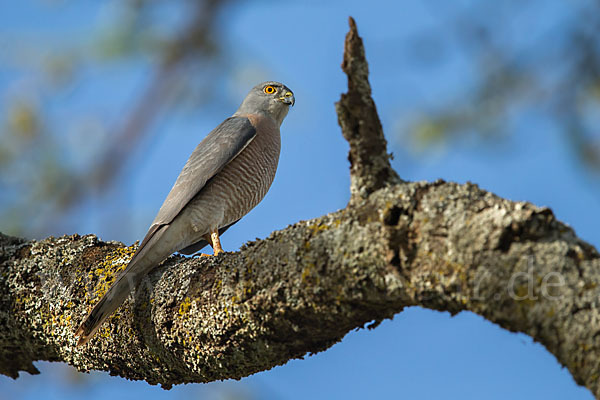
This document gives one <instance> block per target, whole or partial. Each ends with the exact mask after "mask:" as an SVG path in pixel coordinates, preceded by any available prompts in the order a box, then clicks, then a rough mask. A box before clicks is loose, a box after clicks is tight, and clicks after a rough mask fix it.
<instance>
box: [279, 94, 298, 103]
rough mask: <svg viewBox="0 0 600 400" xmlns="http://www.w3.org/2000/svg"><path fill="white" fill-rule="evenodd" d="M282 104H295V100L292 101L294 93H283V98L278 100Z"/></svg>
mask: <svg viewBox="0 0 600 400" xmlns="http://www.w3.org/2000/svg"><path fill="white" fill-rule="evenodd" d="M279 100H281V102H282V103H283V104H289V105H291V106H293V105H294V104H295V103H296V99H294V93H292V92H285V94H284V95H283V96H281V97H280V98H279Z"/></svg>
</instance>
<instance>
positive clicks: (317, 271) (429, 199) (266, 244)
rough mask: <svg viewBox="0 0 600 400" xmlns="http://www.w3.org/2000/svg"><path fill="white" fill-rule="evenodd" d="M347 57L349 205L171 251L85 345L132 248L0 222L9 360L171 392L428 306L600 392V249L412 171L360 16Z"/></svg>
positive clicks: (493, 200) (545, 217)
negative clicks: (61, 366)
mask: <svg viewBox="0 0 600 400" xmlns="http://www.w3.org/2000/svg"><path fill="white" fill-rule="evenodd" d="M345 53H346V54H345V59H346V60H350V61H348V62H347V63H346V62H345V64H346V65H345V68H344V69H345V71H346V73H347V74H348V75H349V92H348V93H347V94H345V95H344V96H343V97H342V100H340V103H338V105H337V109H338V116H339V119H340V125H341V126H342V130H343V133H344V136H345V137H346V138H347V139H348V141H349V143H350V149H351V150H350V159H351V163H352V167H351V175H352V179H353V180H352V182H353V183H352V185H353V189H352V199H351V201H350V203H349V204H348V206H347V207H346V208H344V209H343V210H339V211H336V212H334V213H331V214H327V215H324V216H321V217H318V218H315V219H312V220H310V221H300V222H298V223H296V224H294V225H292V226H290V227H288V228H286V229H284V230H281V231H276V232H273V233H272V234H271V235H270V236H269V237H267V238H266V239H264V240H256V241H254V242H251V243H248V244H247V245H245V246H244V247H243V248H242V249H241V250H240V251H239V252H235V253H226V254H222V255H219V256H217V257H210V258H193V259H190V258H183V257H179V256H172V257H170V258H169V259H168V260H167V261H165V262H164V263H162V264H161V265H160V266H157V268H155V269H154V270H153V272H152V273H151V274H150V275H149V276H148V277H147V279H145V280H144V281H143V282H142V284H141V285H140V286H139V287H138V288H137V289H136V290H135V293H134V295H133V296H131V297H130V298H129V299H128V300H127V301H126V302H125V304H124V305H123V306H122V307H121V308H120V309H119V310H118V311H117V312H116V313H115V315H114V316H112V317H111V318H110V319H109V320H108V321H107V323H106V325H105V326H104V327H103V328H102V329H101V330H100V331H99V334H98V335H97V336H96V337H95V338H93V339H92V341H91V342H90V344H89V345H88V346H85V347H83V348H76V347H75V343H76V341H75V338H74V337H73V331H74V329H75V328H76V327H77V325H78V323H79V322H80V321H81V319H82V318H83V317H84V316H85V314H86V313H87V311H88V310H89V309H90V308H91V307H92V306H93V304H95V302H96V301H97V300H98V298H99V296H100V295H101V294H102V293H104V291H105V290H106V288H107V287H108V285H109V284H110V283H111V281H112V279H114V275H115V273H116V272H118V270H119V269H120V268H122V267H123V266H124V265H126V263H127V261H128V259H129V257H131V254H132V252H133V251H134V250H135V245H134V246H130V247H126V246H124V245H123V244H121V243H116V242H103V241H101V240H99V239H98V238H97V237H96V236H94V235H86V236H79V235H72V236H64V237H61V238H54V237H50V238H47V239H45V240H42V241H27V240H24V239H19V238H12V237H9V236H6V235H1V234H0V267H1V271H2V274H1V275H0V303H1V304H0V372H1V373H3V374H5V375H8V376H12V377H17V376H18V373H19V371H27V372H30V373H35V372H36V369H35V367H34V366H33V362H34V361H36V360H50V361H63V362H67V363H69V364H71V365H73V366H75V367H76V368H78V369H79V370H82V371H88V370H91V369H99V370H107V371H110V373H111V374H115V375H119V376H122V377H125V378H128V379H143V380H146V381H147V382H149V383H152V384H161V385H163V386H164V387H167V388H168V387H170V386H171V385H173V384H178V383H184V382H208V381H214V380H218V379H227V378H241V377H244V376H247V375H250V374H252V373H255V372H258V371H262V370H265V369H268V368H272V367H273V366H276V365H281V364H284V363H285V362H287V361H288V360H290V359H293V358H301V357H303V356H304V355H305V354H307V353H314V352H318V351H322V350H325V349H327V348H328V347H330V346H331V345H332V344H334V343H336V342H337V341H339V340H341V339H342V338H343V337H344V335H345V334H346V333H347V332H349V331H351V330H352V329H355V328H357V327H363V326H365V325H366V324H369V326H370V327H375V326H376V325H377V324H378V322H379V321H381V320H383V319H385V318H391V317H392V316H393V315H394V314H396V313H398V312H401V311H402V310H403V308H404V307H407V306H413V305H418V306H422V307H427V308H432V309H436V310H445V311H449V312H451V313H458V312H461V311H465V310H468V311H472V312H474V313H477V314H479V315H482V316H483V317H485V318H487V319H488V320H490V321H492V322H495V323H497V324H499V325H500V326H502V327H504V328H506V329H509V330H511V331H515V332H524V333H526V334H528V335H530V336H531V337H532V338H534V339H535V340H536V341H539V342H540V343H542V344H543V345H544V346H545V347H546V348H547V349H548V350H549V351H550V352H551V353H552V354H554V355H555V356H556V358H557V360H558V361H559V362H560V363H561V364H562V365H564V366H565V367H566V368H568V369H569V371H570V372H571V374H572V375H573V377H574V379H575V380H576V382H577V383H579V384H581V385H585V386H586V387H588V388H589V389H590V390H591V391H592V392H593V393H594V394H595V395H596V396H598V395H599V394H600V387H599V385H598V381H599V376H600V344H599V342H598V339H597V338H598V335H599V333H600V312H599V309H598V307H599V304H598V301H597V299H598V298H600V286H599V285H598V283H599V282H600V256H599V254H598V252H597V251H596V249H594V248H593V247H592V246H590V245H589V244H587V243H585V242H583V241H582V240H580V239H578V238H577V236H576V235H575V233H574V232H573V230H572V229H571V228H569V227H568V226H567V225H565V224H563V223H561V222H559V221H557V220H556V219H555V217H554V215H553V214H552V211H551V210H549V209H548V208H540V207H536V206H534V205H532V204H529V203H525V202H512V201H509V200H506V199H502V198H500V197H498V196H495V195H494V194H492V193H489V192H486V191H484V190H481V189H480V188H479V187H477V185H473V184H465V185H459V184H455V183H448V182H444V181H441V180H439V181H436V182H432V183H428V182H403V181H401V180H400V179H399V178H398V176H397V174H396V173H395V172H393V170H392V169H391V167H390V164H389V158H388V155H387V149H386V146H385V139H384V137H383V132H382V130H381V125H380V124H379V120H378V117H377V114H376V110H375V103H374V102H373V100H372V99H371V96H370V88H369V85H368V80H367V78H368V76H367V71H368V69H367V64H366V60H365V58H364V49H363V48H362V42H361V41H360V38H359V36H358V32H357V31H356V24H355V23H353V21H352V22H351V28H350V34H349V35H348V37H347V38H346V46H345ZM357 66H358V67H357ZM367 88H369V89H368V90H367ZM344 99H346V100H344ZM352 99H355V100H352ZM356 99H358V100H356ZM356 101H359V102H360V104H361V106H360V107H358V108H356V107H354V106H353V104H354V105H356V104H355V102H356ZM365 141H375V142H377V143H376V144H375V145H373V146H371V147H367V148H362V146H363V144H364V143H365Z"/></svg>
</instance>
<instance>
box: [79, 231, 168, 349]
mask: <svg viewBox="0 0 600 400" xmlns="http://www.w3.org/2000/svg"><path fill="white" fill-rule="evenodd" d="M165 230H166V227H165V229H158V230H154V231H153V232H149V234H151V235H152V237H150V238H148V237H146V238H145V239H144V241H143V242H142V245H141V246H140V248H139V249H138V251H137V252H136V254H135V255H134V256H133V258H132V259H131V261H130V262H129V265H127V268H125V270H124V271H123V272H121V274H120V275H119V276H118V277H117V280H116V281H115V283H113V285H112V286H111V287H110V289H108V291H107V292H106V294H105V295H104V296H103V297H102V298H101V299H100V301H99V302H98V304H96V306H95V307H94V309H93V310H92V311H91V312H90V313H89V314H88V316H87V317H86V318H85V320H84V321H83V323H82V324H81V325H80V326H79V328H78V329H77V331H76V332H75V336H78V337H79V341H78V342H77V346H82V345H84V344H86V343H87V342H88V341H89V340H90V339H91V338H92V337H93V336H94V334H95V333H96V331H98V329H99V328H100V326H102V324H103V323H104V321H106V319H107V318H108V317H109V316H110V315H111V314H112V313H113V312H114V311H115V310H116V309H117V308H119V306H120V305H121V304H122V303H123V302H124V301H125V299H126V298H127V296H128V295H129V293H130V292H131V291H132V290H133V289H134V288H135V287H136V286H137V285H138V284H139V283H140V282H141V281H142V279H144V277H145V276H146V274H147V273H148V271H149V270H150V269H152V268H153V267H154V266H155V265H158V264H159V263H160V262H161V261H163V260H164V259H165V258H167V257H168V256H169V254H171V253H168V254H165V255H164V257H162V258H161V259H160V260H159V259H158V258H160V256H158V257H157V255H156V254H148V250H150V249H151V248H152V247H153V245H154V244H155V243H156V242H158V239H160V237H161V236H162V234H163V233H164V231H165ZM153 253H155V252H153Z"/></svg>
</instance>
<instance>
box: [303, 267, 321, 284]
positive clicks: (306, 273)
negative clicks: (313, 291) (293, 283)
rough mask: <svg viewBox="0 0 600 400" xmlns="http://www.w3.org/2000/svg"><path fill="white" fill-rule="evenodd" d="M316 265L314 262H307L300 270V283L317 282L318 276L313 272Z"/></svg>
mask: <svg viewBox="0 0 600 400" xmlns="http://www.w3.org/2000/svg"><path fill="white" fill-rule="evenodd" d="M315 268H316V265H315V264H314V263H311V262H309V263H307V265H306V268H304V269H303V270H302V283H304V284H315V285H318V284H319V277H318V276H317V275H316V274H313V271H314V270H315Z"/></svg>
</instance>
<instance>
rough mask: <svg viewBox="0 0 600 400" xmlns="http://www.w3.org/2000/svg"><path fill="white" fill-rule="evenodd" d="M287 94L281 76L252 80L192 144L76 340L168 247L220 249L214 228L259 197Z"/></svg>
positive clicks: (82, 340)
mask: <svg viewBox="0 0 600 400" xmlns="http://www.w3.org/2000/svg"><path fill="white" fill-rule="evenodd" d="M295 102H296V100H295V97H294V93H293V92H292V91H291V90H290V89H289V88H288V87H287V86H285V85H284V84H282V83H279V82H275V81H269V82H263V83H260V84H258V85H256V86H254V87H253V88H252V89H251V90H250V92H249V93H248V95H247V96H246V97H245V98H244V100H243V101H242V103H241V105H240V106H239V108H238V109H237V111H236V112H235V113H234V114H233V115H232V116H231V117H229V118H227V119H225V121H223V122H222V123H221V124H220V125H218V126H217V127H216V128H215V129H213V130H212V131H211V132H210V133H209V134H208V135H207V136H206V137H205V138H204V139H203V140H202V141H201V142H200V143H199V144H198V146H197V147H196V149H195V150H194V151H193V152H192V154H191V156H190V157H189V159H188V160H187V162H186V164H185V166H184V167H183V169H182V170H181V173H180V174H179V176H178V177H177V179H176V181H175V184H174V185H173V187H172V188H171V191H170V192H169V194H168V195H167V198H166V199H165V201H164V202H163V204H162V206H161V207H160V209H159V211H158V214H157V215H156V217H155V218H154V221H153V222H152V224H151V225H150V228H149V229H148V232H147V233H146V236H145V237H144V239H143V240H142V243H141V244H140V246H139V247H138V249H137V251H136V252H135V253H134V255H133V257H132V259H131V261H130V262H129V264H128V265H127V267H126V268H125V269H124V270H123V271H122V272H121V273H120V274H119V275H118V276H117V278H116V279H115V282H114V283H113V285H112V286H111V287H110V288H109V289H108V291H107V292H106V294H105V295H104V296H103V297H102V298H101V299H100V301H99V302H98V303H97V304H96V305H95V306H94V308H93V309H92V311H91V312H90V313H89V314H88V315H87V317H86V318H85V319H84V320H83V322H82V323H81V325H80V326H79V328H78V329H77V330H76V332H75V336H76V337H79V340H78V342H77V346H81V345H84V344H86V343H87V342H88V341H89V340H90V339H91V338H92V337H93V336H94V334H95V333H96V332H97V331H98V329H99V328H100V326H101V325H102V324H103V323H104V322H105V321H106V319H107V318H108V317H109V316H110V315H111V314H112V313H113V312H114V311H115V310H116V309H117V308H118V307H119V306H120V305H121V304H122V303H123V302H124V301H125V299H126V298H127V296H128V295H129V293H130V292H131V290H132V289H133V288H135V287H136V286H137V285H138V284H139V283H140V282H141V281H142V280H143V278H144V277H145V276H146V275H147V274H148V273H149V272H150V271H151V270H152V269H153V268H154V267H156V266H157V265H158V264H160V263H161V262H162V261H164V260H165V259H166V258H167V257H169V256H170V255H171V254H173V253H175V252H179V253H182V254H186V255H191V254H195V253H197V252H198V251H200V250H201V249H202V248H204V247H205V246H206V245H208V244H210V245H211V247H212V248H213V255H214V256H218V255H219V254H221V253H223V248H222V247H221V241H220V236H221V235H222V234H223V233H224V232H225V231H226V230H227V229H228V228H230V227H231V226H232V225H233V224H235V223H236V222H238V221H239V220H240V219H241V218H242V217H243V216H244V215H246V214H247V213H248V212H250V210H252V209H253V208H254V207H255V206H256V205H257V204H258V203H259V202H260V201H261V200H262V199H263V197H264V196H265V195H266V193H267V191H268V190H269V188H270V186H271V183H272V182H273V179H274V178H275V172H276V170H277V165H278V162H279V152H280V148H281V137H280V127H281V124H282V122H283V120H284V118H285V117H286V116H287V114H288V111H289V109H290V106H293V105H294V104H295ZM203 255H204V254H203Z"/></svg>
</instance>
